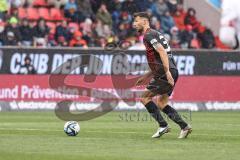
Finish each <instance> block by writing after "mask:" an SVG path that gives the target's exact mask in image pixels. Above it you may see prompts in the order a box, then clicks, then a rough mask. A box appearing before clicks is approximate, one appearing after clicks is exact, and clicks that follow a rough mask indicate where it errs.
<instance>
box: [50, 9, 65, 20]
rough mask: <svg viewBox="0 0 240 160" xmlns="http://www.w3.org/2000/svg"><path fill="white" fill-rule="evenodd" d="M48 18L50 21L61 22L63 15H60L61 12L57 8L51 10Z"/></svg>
mask: <svg viewBox="0 0 240 160" xmlns="http://www.w3.org/2000/svg"><path fill="white" fill-rule="evenodd" d="M50 17H51V19H52V20H56V21H61V20H63V19H64V17H63V14H62V13H61V10H60V9H57V8H51V10H50Z"/></svg>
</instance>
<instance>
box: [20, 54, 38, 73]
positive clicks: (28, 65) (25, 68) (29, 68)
mask: <svg viewBox="0 0 240 160" xmlns="http://www.w3.org/2000/svg"><path fill="white" fill-rule="evenodd" d="M20 73H21V74H36V70H35V68H34V66H33V65H32V59H31V58H30V57H29V56H26V57H25V59H24V64H23V65H21V69H20Z"/></svg>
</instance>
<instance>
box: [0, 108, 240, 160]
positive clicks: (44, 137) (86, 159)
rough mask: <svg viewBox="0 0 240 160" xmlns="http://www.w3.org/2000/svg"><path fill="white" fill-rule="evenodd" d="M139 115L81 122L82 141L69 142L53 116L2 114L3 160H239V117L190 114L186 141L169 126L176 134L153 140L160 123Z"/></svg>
mask: <svg viewBox="0 0 240 160" xmlns="http://www.w3.org/2000/svg"><path fill="white" fill-rule="evenodd" d="M126 113H127V114H128V116H126ZM181 113H182V114H184V115H185V117H188V113H184V112H181ZM137 114H138V113H137V112H111V113H108V114H107V115H105V116H102V117H100V118H97V119H94V120H91V121H86V122H81V123H80V126H81V131H80V133H79V135H78V136H76V137H68V136H66V135H65V133H64V132H63V125H64V123H65V122H64V121H61V120H59V119H58V118H57V117H56V116H55V115H54V112H2V113H0V160H190V159H193V160H239V159H240V112H192V115H191V124H192V126H193V133H192V134H191V135H190V136H189V138H188V139H184V140H179V139H177V136H178V134H179V128H178V126H176V125H175V124H174V123H172V122H170V121H169V124H170V126H171V128H172V131H171V132H170V133H169V134H166V135H164V136H163V137H161V138H160V139H152V138H151V136H152V134H153V133H154V132H155V131H156V129H157V125H156V123H155V122H154V121H151V120H150V119H148V118H149V117H147V115H148V114H147V113H146V112H141V113H140V118H139V117H138V115H137ZM130 116H131V117H130ZM188 120H189V117H188Z"/></svg>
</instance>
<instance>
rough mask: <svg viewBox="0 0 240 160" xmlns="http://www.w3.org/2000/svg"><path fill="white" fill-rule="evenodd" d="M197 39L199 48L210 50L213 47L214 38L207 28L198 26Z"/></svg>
mask: <svg viewBox="0 0 240 160" xmlns="http://www.w3.org/2000/svg"><path fill="white" fill-rule="evenodd" d="M197 38H198V39H199V41H200V44H201V48H206V49H211V48H214V47H215V38H214V35H213V33H212V31H211V30H210V29H209V28H206V27H203V26H200V27H199V32H198V34H197Z"/></svg>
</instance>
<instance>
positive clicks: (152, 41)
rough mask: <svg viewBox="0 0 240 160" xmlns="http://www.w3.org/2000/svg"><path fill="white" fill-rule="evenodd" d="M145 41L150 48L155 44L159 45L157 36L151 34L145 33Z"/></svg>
mask: <svg viewBox="0 0 240 160" xmlns="http://www.w3.org/2000/svg"><path fill="white" fill-rule="evenodd" d="M145 39H146V41H147V42H148V43H149V44H150V45H151V46H152V47H154V46H155V45H156V44H158V43H160V42H159V40H158V38H157V36H156V35H154V34H153V33H147V34H146V35H145Z"/></svg>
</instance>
